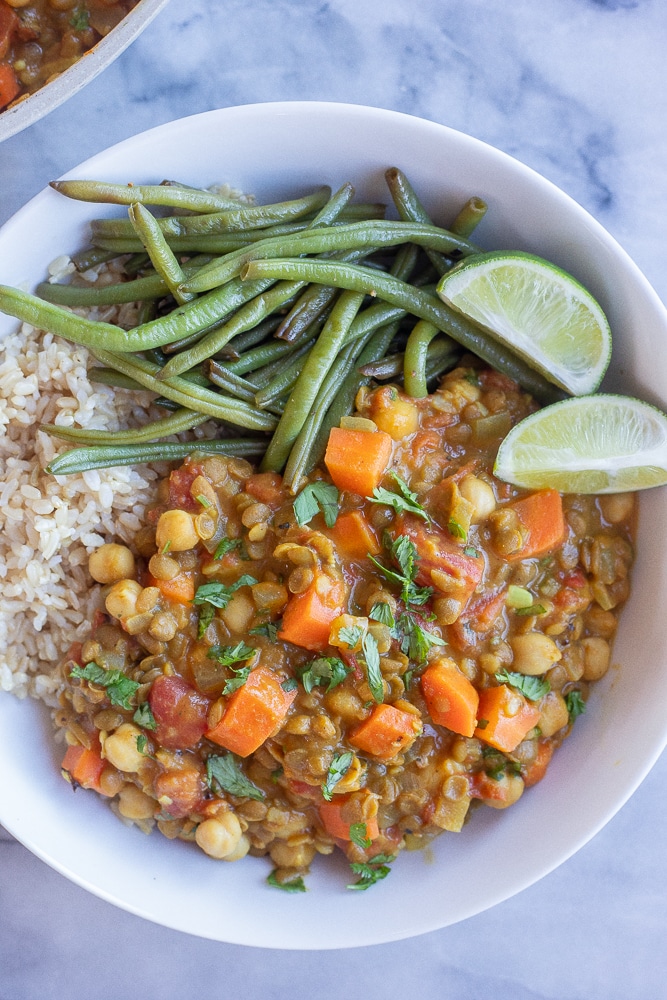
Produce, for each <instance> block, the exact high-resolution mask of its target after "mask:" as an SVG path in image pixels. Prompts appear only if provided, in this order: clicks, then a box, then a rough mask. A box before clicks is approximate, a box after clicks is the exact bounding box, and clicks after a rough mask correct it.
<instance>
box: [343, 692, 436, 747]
mask: <svg viewBox="0 0 667 1000" xmlns="http://www.w3.org/2000/svg"><path fill="white" fill-rule="evenodd" d="M422 728H423V726H422V722H421V719H420V718H419V716H418V715H415V714H414V713H413V712H405V711H403V709H401V708H396V706H395V705H376V706H375V708H374V709H373V711H372V712H371V714H370V715H369V716H368V718H367V719H365V720H364V722H362V723H361V725H360V726H357V728H356V729H354V730H353V731H352V733H351V734H350V736H349V741H350V743H351V744H352V746H354V747H356V748H357V749H358V750H362V751H363V752H364V753H368V754H370V755H371V757H376V758H377V759H378V760H391V759H392V758H393V757H395V756H396V755H397V754H399V753H400V752H401V751H402V750H405V748H406V747H408V746H410V744H411V743H412V742H413V741H414V740H415V738H416V737H417V736H419V734H420V733H421V731H422Z"/></svg>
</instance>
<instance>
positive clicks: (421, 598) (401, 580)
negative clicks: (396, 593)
mask: <svg viewBox="0 0 667 1000" xmlns="http://www.w3.org/2000/svg"><path fill="white" fill-rule="evenodd" d="M389 554H390V555H391V557H392V558H393V560H394V561H395V562H396V563H397V565H398V566H399V567H400V570H401V572H400V573H397V572H396V571H395V570H392V569H389V567H388V566H384V565H383V564H382V563H381V562H378V560H377V559H376V558H375V557H374V556H371V555H369V556H368V558H369V559H370V560H371V562H372V563H373V565H374V566H376V567H377V568H378V569H379V570H380V572H381V573H382V575H383V576H385V577H386V578H387V580H390V581H391V582H392V583H396V584H398V585H399V587H400V588H401V597H402V598H403V600H404V601H405V603H406V604H417V605H421V604H426V602H427V601H428V600H429V598H430V597H431V595H432V593H433V589H432V588H431V587H418V586H417V585H416V584H415V577H416V575H417V565H416V564H417V549H416V548H415V545H414V542H413V541H412V539H410V538H408V537H407V535H399V536H398V538H396V539H395V540H394V541H392V542H390V544H389Z"/></svg>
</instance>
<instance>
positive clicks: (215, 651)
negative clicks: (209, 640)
mask: <svg viewBox="0 0 667 1000" xmlns="http://www.w3.org/2000/svg"><path fill="white" fill-rule="evenodd" d="M256 652H257V650H256V649H255V648H254V647H253V646H246V644H245V642H243V641H241V642H237V644H236V645H235V646H211V648H210V649H209V651H208V653H207V654H206V655H207V657H208V658H209V660H217V661H218V663H219V664H221V666H223V667H228V668H229V669H230V670H231V671H232V672H233V674H234V677H232V678H231V679H230V680H228V681H225V686H224V688H223V689H222V693H223V694H233V693H234V691H238V689H239V688H240V687H243V685H244V684H245V682H246V681H247V680H248V676H249V674H250V671H251V669H252V667H250V666H249V665H246V666H245V667H235V666H234V664H235V663H243V662H244V661H245V660H249V659H250V657H251V656H254V655H255V653H256Z"/></svg>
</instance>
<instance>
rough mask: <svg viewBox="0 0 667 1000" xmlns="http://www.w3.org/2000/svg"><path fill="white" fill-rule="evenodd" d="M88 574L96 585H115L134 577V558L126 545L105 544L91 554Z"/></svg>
mask: <svg viewBox="0 0 667 1000" xmlns="http://www.w3.org/2000/svg"><path fill="white" fill-rule="evenodd" d="M88 572H89V573H90V575H91V576H92V578H93V580H96V581H97V583H117V581H118V580H124V579H127V577H132V576H134V556H133V555H132V553H131V552H130V550H129V549H128V547H127V545H117V544H116V542H107V543H106V544H105V545H100V547H99V549H95V551H94V552H91V554H90V557H89V559H88Z"/></svg>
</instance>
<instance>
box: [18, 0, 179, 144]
mask: <svg viewBox="0 0 667 1000" xmlns="http://www.w3.org/2000/svg"><path fill="white" fill-rule="evenodd" d="M168 2H169V0H139V3H138V4H137V5H136V7H133V9H132V10H131V11H130V12H129V14H128V15H127V16H126V17H124V18H123V20H122V21H121V22H120V24H118V25H117V26H116V27H115V28H114V29H113V31H110V32H109V34H108V35H106V36H105V37H104V38H102V39H101V40H100V41H99V42H98V43H97V45H95V47H94V48H92V49H90V50H89V51H88V52H86V53H85V55H84V56H83V57H82V58H81V59H79V60H78V61H77V62H75V63H74V65H72V66H70V67H69V69H67V70H65V72H64V73H61V74H60V75H59V76H57V77H56V78H55V79H54V80H52V81H51V82H50V83H47V84H46V85H45V86H44V87H42V88H41V89H40V90H37V91H36V92H35V93H34V94H31V95H30V96H29V97H27V98H26V99H25V100H23V101H20V102H19V103H18V104H16V105H15V106H14V107H13V108H8V109H7V110H6V111H0V142H2V140H3V139H8V138H9V136H11V135H15V134H16V133H17V132H21V131H22V130H23V129H24V128H27V127H28V125H32V124H33V122H36V121H38V120H39V119H40V118H43V117H44V115H47V114H48V113H49V112H50V111H53V110H54V109H55V108H57V107H58V106H59V105H60V104H63V103H64V102H65V101H66V100H68V98H70V97H73V96H74V94H76V93H78V91H79V90H81V88H82V87H85V85H86V84H87V83H90V81H91V80H94V79H95V77H96V76H97V75H98V73H101V72H102V70H103V69H105V68H106V67H107V66H108V65H109V64H110V63H112V62H113V61H114V59H116V57H117V56H119V55H120V54H121V52H123V51H124V50H125V49H126V48H127V46H128V45H129V44H130V43H131V42H133V41H134V39H135V38H136V37H137V35H139V34H141V32H142V31H143V30H144V28H146V27H147V26H148V25H149V24H150V22H151V21H152V20H153V18H154V17H155V16H156V14H158V13H159V12H160V10H161V9H162V8H163V7H164V6H166V4H167V3H168Z"/></svg>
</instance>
